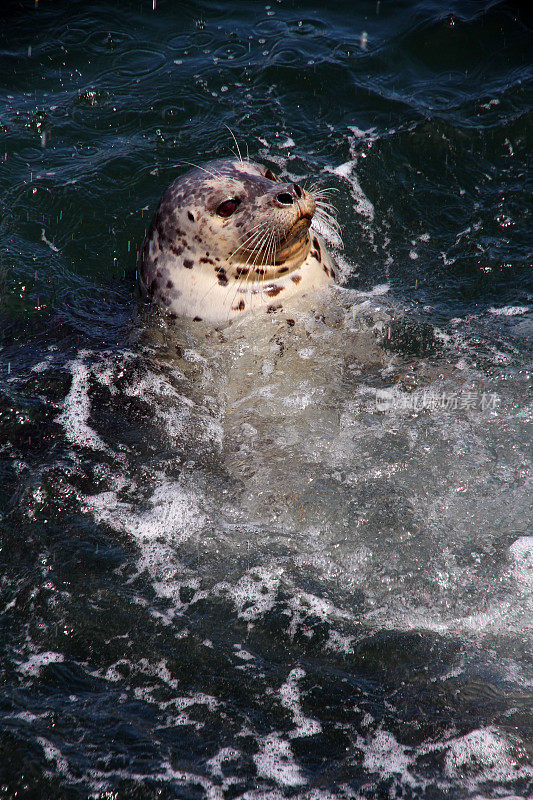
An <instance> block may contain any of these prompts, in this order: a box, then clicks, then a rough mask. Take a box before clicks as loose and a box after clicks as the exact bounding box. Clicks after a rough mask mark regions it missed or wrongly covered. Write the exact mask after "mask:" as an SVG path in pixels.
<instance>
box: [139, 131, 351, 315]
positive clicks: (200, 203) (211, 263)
mask: <svg viewBox="0 0 533 800" xmlns="http://www.w3.org/2000/svg"><path fill="white" fill-rule="evenodd" d="M228 130H230V133H231V134H232V137H233V140H234V142H235V146H237V155H236V156H235V157H229V158H226V159H220V160H215V161H212V162H208V163H207V164H205V165H200V164H195V163H192V162H188V167H186V168H187V169H188V170H189V171H188V172H186V173H185V174H184V175H183V176H182V177H181V178H177V179H176V180H175V181H174V183H172V184H171V186H170V187H169V188H168V190H167V191H166V192H165V194H164V195H163V197H162V199H161V201H160V203H159V205H158V207H157V210H156V212H155V215H154V218H153V220H152V222H151V224H150V227H149V229H148V232H147V234H146V237H145V239H144V242H143V245H142V248H141V252H140V255H139V266H138V278H139V284H140V286H141V290H144V292H145V293H148V294H150V295H151V297H152V299H153V301H154V303H159V304H161V305H162V306H164V307H165V308H166V309H167V310H168V312H169V313H171V314H172V315H174V316H183V317H189V318H191V319H193V320H202V321H204V322H207V323H215V324H216V323H225V322H226V321H228V320H233V319H235V318H237V317H241V316H242V314H243V313H248V312H250V311H252V312H254V311H255V312H257V311H259V310H261V309H262V310H266V309H267V306H268V310H274V308H278V307H279V306H277V305H274V306H272V305H271V303H272V298H273V297H277V296H278V295H279V294H280V292H283V295H282V297H283V298H284V299H285V298H290V297H293V296H295V295H301V294H302V293H303V294H305V293H306V292H308V291H314V290H315V289H318V288H319V287H321V286H323V285H326V284H328V283H331V282H332V281H334V280H335V278H336V271H335V268H334V266H333V264H332V262H331V258H330V256H329V254H328V251H327V249H326V245H325V243H324V242H323V241H322V239H321V237H320V233H319V232H317V231H316V230H312V229H311V230H310V228H311V222H312V219H313V215H315V213H316V221H317V225H318V224H320V225H323V226H324V227H323V230H324V231H326V232H327V231H331V232H332V233H333V232H334V231H339V230H340V227H339V226H338V223H337V222H336V219H335V215H336V210H335V207H334V204H333V203H331V202H330V199H329V197H330V196H329V192H328V190H327V189H322V190H321V189H320V188H319V187H318V188H317V187H316V186H313V188H317V197H316V199H315V198H314V197H313V195H312V194H311V193H310V192H309V191H308V190H307V189H303V188H301V186H298V185H297V184H294V185H293V184H290V183H287V184H286V186H285V188H284V191H286V192H290V193H291V195H290V196H291V202H290V203H289V202H287V200H285V202H284V199H283V195H282V194H280V192H282V191H283V189H276V188H275V186H274V185H271V184H270V183H269V182H268V181H272V182H274V183H275V182H276V180H279V179H276V176H274V174H273V173H270V172H269V170H268V169H267V167H265V166H264V165H263V164H256V163H253V162H250V161H244V160H243V153H244V152H245V151H244V149H243V150H242V151H241V149H240V147H239V144H238V142H237V140H236V137H235V134H233V132H232V131H231V129H229V128H228ZM243 144H244V142H243ZM246 148H247V149H246V152H248V145H247V144H246ZM182 163H183V162H182ZM265 178H267V179H268V180H267V181H265ZM311 182H312V181H309V180H308V181H306V182H305V185H306V186H308V185H309V184H310V183H311ZM282 186H283V182H282ZM280 197H281V198H282V199H281V200H279V198H280ZM337 241H338V240H337Z"/></svg>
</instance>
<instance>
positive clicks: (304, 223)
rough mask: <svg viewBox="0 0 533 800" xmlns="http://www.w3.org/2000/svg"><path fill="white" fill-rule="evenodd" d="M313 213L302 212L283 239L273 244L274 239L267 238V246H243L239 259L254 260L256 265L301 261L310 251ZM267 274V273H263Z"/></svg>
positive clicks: (277, 264)
mask: <svg viewBox="0 0 533 800" xmlns="http://www.w3.org/2000/svg"><path fill="white" fill-rule="evenodd" d="M312 219H313V215H312V214H309V213H305V214H302V215H301V216H300V217H299V218H298V219H297V220H296V222H294V223H293V224H292V225H291V226H290V228H289V229H288V230H287V231H286V233H285V234H284V235H283V236H282V238H281V239H279V240H277V241H276V242H275V244H274V246H273V243H272V240H268V239H267V242H268V243H267V246H266V247H260V248H258V249H256V250H253V249H248V248H243V249H240V250H239V260H243V261H244V262H246V264H248V263H250V261H252V263H253V265H254V266H255V267H258V266H262V267H266V266H267V265H273V266H280V265H282V264H285V263H286V262H287V261H294V260H297V261H298V262H299V263H301V262H302V261H303V260H304V259H305V258H306V257H307V253H308V252H309V248H310V242H309V236H308V235H307V232H308V230H309V228H310V227H311V222H312ZM262 274H263V275H265V274H266V273H264V272H263V273H262Z"/></svg>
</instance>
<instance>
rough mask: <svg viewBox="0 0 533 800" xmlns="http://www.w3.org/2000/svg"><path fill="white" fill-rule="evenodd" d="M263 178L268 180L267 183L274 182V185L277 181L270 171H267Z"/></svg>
mask: <svg viewBox="0 0 533 800" xmlns="http://www.w3.org/2000/svg"><path fill="white" fill-rule="evenodd" d="M265 178H268V180H269V181H276V183H277V181H278V179H277V178H276V176H275V175H274V173H273V172H272V170H270V169H267V171H266V172H265Z"/></svg>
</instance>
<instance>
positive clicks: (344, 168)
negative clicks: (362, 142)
mask: <svg viewBox="0 0 533 800" xmlns="http://www.w3.org/2000/svg"><path fill="white" fill-rule="evenodd" d="M356 165H357V160H356V159H352V160H350V161H346V162H345V163H344V164H339V165H338V166H337V167H333V168H332V169H331V170H330V171H331V172H332V173H333V174H334V175H338V176H339V177H341V178H344V179H345V180H346V181H348V183H349V184H350V187H351V190H352V195H353V199H354V209H355V211H356V213H357V214H362V215H363V216H364V217H366V218H367V219H368V220H369V222H373V220H374V216H375V211H374V206H373V204H372V203H371V202H370V200H369V199H368V197H367V196H366V194H365V193H364V192H363V190H362V189H361V185H360V183H359V180H358V179H357V176H356V175H355V172H354V170H355V167H356Z"/></svg>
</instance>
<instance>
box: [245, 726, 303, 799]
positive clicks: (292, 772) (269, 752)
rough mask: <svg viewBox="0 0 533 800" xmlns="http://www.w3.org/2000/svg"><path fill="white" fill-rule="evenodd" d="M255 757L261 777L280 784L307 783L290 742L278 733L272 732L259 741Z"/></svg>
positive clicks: (300, 784) (294, 784)
mask: <svg viewBox="0 0 533 800" xmlns="http://www.w3.org/2000/svg"><path fill="white" fill-rule="evenodd" d="M253 758H254V761H255V766H256V768H257V774H258V775H259V777H261V778H268V779H269V780H272V781H275V783H277V784H278V786H302V785H303V784H305V783H306V780H305V778H304V777H303V775H302V773H301V771H300V768H299V766H298V765H297V764H296V762H295V760H294V756H293V753H292V750H291V746H290V744H289V742H287V741H286V740H285V739H281V738H280V736H279V735H278V734H277V733H271V734H270V735H269V736H265V737H263V738H262V739H261V740H260V741H259V753H257V754H256V755H254V757H253Z"/></svg>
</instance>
